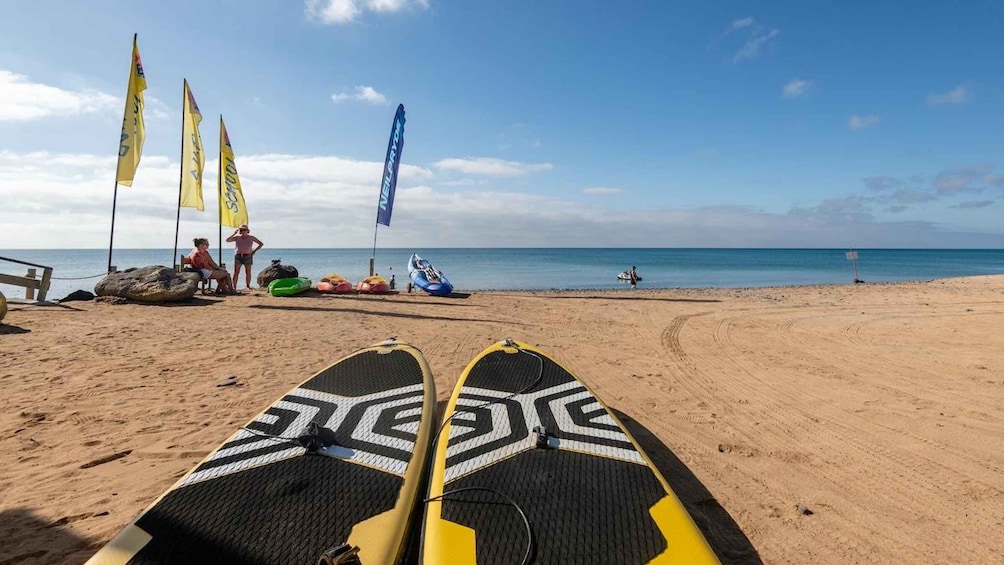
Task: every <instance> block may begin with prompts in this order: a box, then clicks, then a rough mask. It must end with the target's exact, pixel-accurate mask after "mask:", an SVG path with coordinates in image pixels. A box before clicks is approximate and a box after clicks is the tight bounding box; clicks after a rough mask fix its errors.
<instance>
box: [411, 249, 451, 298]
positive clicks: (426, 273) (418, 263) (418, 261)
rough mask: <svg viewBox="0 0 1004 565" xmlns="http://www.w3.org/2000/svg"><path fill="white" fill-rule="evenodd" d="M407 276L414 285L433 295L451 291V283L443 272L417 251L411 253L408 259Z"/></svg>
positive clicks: (443, 294)
mask: <svg viewBox="0 0 1004 565" xmlns="http://www.w3.org/2000/svg"><path fill="white" fill-rule="evenodd" d="M408 276H410V277H411V282H413V283H415V286H417V287H418V288H420V289H422V290H424V291H425V292H428V293H429V294H431V295H433V296H449V295H450V293H451V292H453V285H452V284H450V281H449V280H448V279H447V278H446V277H445V276H443V273H441V272H440V271H439V270H437V269H436V268H435V267H433V266H432V263H429V262H428V261H426V260H425V259H422V258H421V257H419V256H418V254H417V253H415V254H412V256H411V260H410V261H408Z"/></svg>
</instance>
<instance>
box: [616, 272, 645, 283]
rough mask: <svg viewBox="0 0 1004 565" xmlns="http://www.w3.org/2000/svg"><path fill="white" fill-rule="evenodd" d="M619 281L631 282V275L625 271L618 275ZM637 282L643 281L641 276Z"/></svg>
mask: <svg viewBox="0 0 1004 565" xmlns="http://www.w3.org/2000/svg"><path fill="white" fill-rule="evenodd" d="M617 280H619V281H629V280H631V273H629V272H627V271H623V272H622V273H621V274H619V275H617ZM635 280H639V281H640V280H641V276H639V277H638V278H637V279H635Z"/></svg>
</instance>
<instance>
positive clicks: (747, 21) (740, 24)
mask: <svg viewBox="0 0 1004 565" xmlns="http://www.w3.org/2000/svg"><path fill="white" fill-rule="evenodd" d="M755 23H756V20H754V19H753V18H740V19H738V20H732V29H733V30H737V29H743V28H746V27H749V26H751V25H753V24H755Z"/></svg>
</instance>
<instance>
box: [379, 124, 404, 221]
mask: <svg viewBox="0 0 1004 565" xmlns="http://www.w3.org/2000/svg"><path fill="white" fill-rule="evenodd" d="M403 148H404V104H399V105H398V106H397V114H395V115H394V126H393V127H391V129H390V141H388V142H387V159H386V160H385V161H384V164H383V181H382V183H381V185H380V203H379V204H378V205H377V223H378V224H383V225H385V226H388V227H389V226H390V215H391V213H392V212H393V211H394V190H395V189H396V188H397V169H398V167H399V166H400V165H401V150H402V149H403Z"/></svg>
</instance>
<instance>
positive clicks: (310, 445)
mask: <svg viewBox="0 0 1004 565" xmlns="http://www.w3.org/2000/svg"><path fill="white" fill-rule="evenodd" d="M334 436H335V432H334V431H333V430H330V429H328V428H325V427H322V426H321V425H320V424H318V423H317V422H310V423H309V424H307V427H306V428H304V429H303V431H302V432H300V435H298V436H296V441H298V442H300V445H301V446H302V447H303V448H304V449H306V450H307V453H317V452H318V451H319V450H321V449H324V448H325V447H328V446H329V445H334V444H335V441H334Z"/></svg>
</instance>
